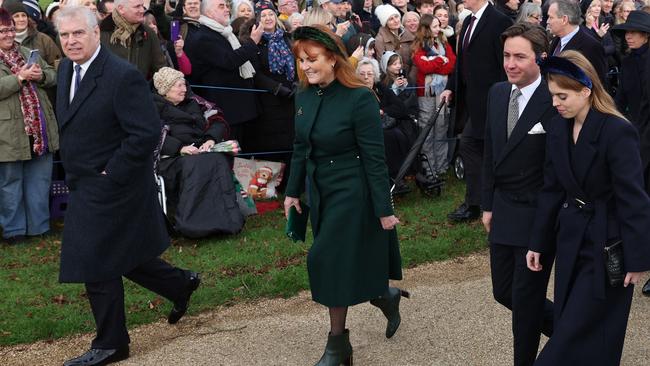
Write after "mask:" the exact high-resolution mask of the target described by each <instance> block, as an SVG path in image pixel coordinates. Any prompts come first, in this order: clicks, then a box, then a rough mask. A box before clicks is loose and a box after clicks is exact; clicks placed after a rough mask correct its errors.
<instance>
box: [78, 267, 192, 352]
mask: <svg viewBox="0 0 650 366" xmlns="http://www.w3.org/2000/svg"><path fill="white" fill-rule="evenodd" d="M124 277H126V278H128V279H129V280H131V281H133V282H135V283H137V284H138V285H140V286H142V287H144V288H146V289H148V290H150V291H153V292H155V293H156V294H158V295H160V296H163V297H165V298H167V299H168V300H170V301H172V302H177V301H181V300H183V299H185V297H187V295H188V293H187V288H188V283H189V282H188V281H189V279H188V276H187V273H186V272H185V271H183V270H182V269H179V268H177V267H173V266H172V265H170V264H169V263H167V262H165V261H164V260H162V259H160V258H154V259H152V260H151V261H149V262H146V263H144V264H142V265H140V266H138V267H137V268H135V269H134V270H132V271H130V272H129V273H127V274H125V275H124ZM85 285H86V293H87V294H88V300H89V301H90V307H91V308H92V311H93V316H94V317H95V323H96V326H97V337H96V338H95V339H94V340H93V342H92V347H91V348H98V349H117V348H122V347H124V346H126V345H128V344H129V341H130V339H129V333H128V332H127V329H126V316H125V312H124V285H123V283H122V277H118V278H116V279H113V280H109V281H102V282H92V283H86V284H85Z"/></svg>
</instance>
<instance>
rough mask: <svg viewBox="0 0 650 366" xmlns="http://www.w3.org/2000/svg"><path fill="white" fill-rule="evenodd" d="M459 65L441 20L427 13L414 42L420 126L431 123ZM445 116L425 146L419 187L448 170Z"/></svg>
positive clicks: (423, 147)
mask: <svg viewBox="0 0 650 366" xmlns="http://www.w3.org/2000/svg"><path fill="white" fill-rule="evenodd" d="M455 64H456V55H454V52H453V51H452V49H451V46H450V45H449V43H448V42H447V39H446V38H445V35H444V33H443V32H442V31H441V28H440V20H439V19H438V18H436V17H434V16H432V15H429V14H424V15H422V18H421V19H420V24H419V25H418V30H417V32H416V34H415V42H414V43H413V65H415V66H416V67H417V70H418V72H417V79H416V85H417V87H418V88H417V95H418V106H419V108H420V113H419V116H418V125H419V126H420V127H424V126H425V125H426V124H427V123H429V122H430V119H431V118H432V117H433V115H434V113H435V111H436V108H437V106H439V105H440V93H442V91H443V90H445V85H446V84H447V75H449V74H451V72H452V71H453V70H454V65H455ZM448 128H449V126H448V123H447V122H446V121H445V118H444V113H440V114H439V115H438V119H437V121H435V126H434V128H433V129H432V130H431V133H430V134H429V135H428V136H427V138H426V140H425V141H424V145H422V150H421V152H420V153H421V155H423V156H424V157H425V158H423V159H422V160H423V161H422V170H421V172H418V173H417V175H416V181H417V182H418V183H420V184H422V183H424V184H425V187H426V184H427V183H433V182H437V181H438V180H439V179H441V177H442V176H444V174H445V172H446V171H447V168H448V166H449V165H448V162H447V146H448V144H447V142H446V141H445V139H446V138H447V130H448Z"/></svg>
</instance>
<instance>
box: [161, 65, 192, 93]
mask: <svg viewBox="0 0 650 366" xmlns="http://www.w3.org/2000/svg"><path fill="white" fill-rule="evenodd" d="M184 78H185V75H183V73H182V72H180V71H178V70H176V69H172V68H171V67H163V68H161V69H160V70H158V71H157V72H156V73H155V74H153V86H154V87H155V88H156V90H157V91H158V94H160V95H162V96H165V95H166V94H167V93H168V92H169V89H171V88H172V86H174V83H176V81H178V80H180V79H184Z"/></svg>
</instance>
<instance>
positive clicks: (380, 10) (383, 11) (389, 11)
mask: <svg viewBox="0 0 650 366" xmlns="http://www.w3.org/2000/svg"><path fill="white" fill-rule="evenodd" d="M375 15H376V16H377V18H378V19H379V22H380V23H381V26H382V27H385V26H386V22H388V18H390V17H391V16H393V15H397V17H398V18H399V11H397V9H395V7H394V6H392V5H389V4H384V5H379V6H378V7H377V8H376V9H375Z"/></svg>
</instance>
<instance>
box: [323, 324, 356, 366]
mask: <svg viewBox="0 0 650 366" xmlns="http://www.w3.org/2000/svg"><path fill="white" fill-rule="evenodd" d="M340 365H345V366H352V345H351V344H350V331H349V330H347V329H346V330H345V332H343V334H339V335H335V336H333V335H329V336H327V346H326V347H325V352H324V353H323V356H322V357H321V358H320V360H319V361H318V363H317V364H316V366H340Z"/></svg>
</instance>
